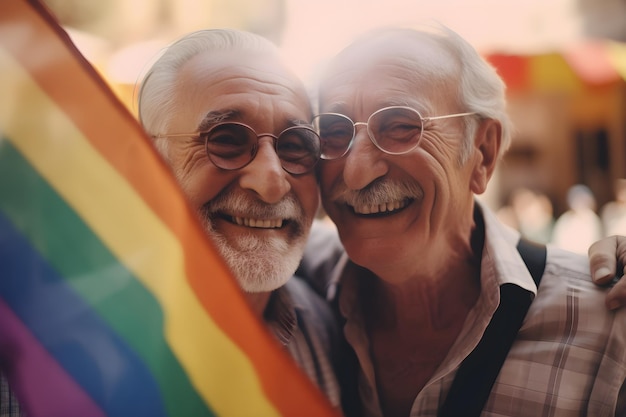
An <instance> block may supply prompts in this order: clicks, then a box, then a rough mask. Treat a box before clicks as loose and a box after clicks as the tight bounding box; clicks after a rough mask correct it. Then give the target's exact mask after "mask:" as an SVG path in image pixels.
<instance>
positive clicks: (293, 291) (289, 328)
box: [264, 277, 341, 410]
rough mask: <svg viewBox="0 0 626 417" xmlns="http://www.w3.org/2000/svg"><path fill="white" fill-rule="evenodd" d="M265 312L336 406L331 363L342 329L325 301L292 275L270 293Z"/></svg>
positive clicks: (280, 338) (337, 398)
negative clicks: (284, 283) (340, 329)
mask: <svg viewBox="0 0 626 417" xmlns="http://www.w3.org/2000/svg"><path fill="white" fill-rule="evenodd" d="M264 316H265V317H264V320H265V323H266V324H267V325H268V327H269V328H270V330H271V331H272V333H273V334H274V335H275V336H276V338H277V339H278V341H279V342H280V343H281V344H282V345H283V346H285V349H286V350H287V351H288V352H289V354H290V355H291V357H292V358H293V359H294V360H295V362H296V363H297V364H298V366H299V367H300V369H301V370H302V371H303V372H304V374H306V375H307V376H308V377H309V379H310V380H311V382H313V383H314V384H315V385H316V386H317V387H318V388H319V389H320V390H321V391H322V392H323V393H324V394H325V395H326V397H327V398H328V400H329V401H330V403H331V404H332V405H333V406H334V407H335V408H336V409H337V410H339V408H340V391H339V383H338V382H337V378H336V377H335V372H334V366H335V365H336V362H337V356H338V355H339V349H340V344H339V338H340V337H341V333H340V331H339V328H338V326H337V324H336V322H335V318H334V316H333V314H332V311H331V310H330V308H329V306H328V304H327V303H326V302H325V301H324V299H323V298H321V297H320V296H319V295H317V294H316V293H314V292H313V291H312V290H311V288H310V287H309V286H308V285H307V284H305V283H304V282H303V281H302V280H301V279H300V278H297V277H293V278H291V279H290V280H289V281H288V282H287V284H286V285H284V286H282V287H281V288H278V289H277V290H275V291H274V292H273V293H272V297H271V299H270V302H269V303H268V306H267V308H266V309H265V315H264Z"/></svg>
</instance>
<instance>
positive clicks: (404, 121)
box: [313, 106, 475, 160]
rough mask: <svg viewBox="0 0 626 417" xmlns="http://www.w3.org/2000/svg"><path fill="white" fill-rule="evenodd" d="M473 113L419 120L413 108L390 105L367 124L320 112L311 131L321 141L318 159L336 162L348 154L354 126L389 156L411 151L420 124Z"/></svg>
mask: <svg viewBox="0 0 626 417" xmlns="http://www.w3.org/2000/svg"><path fill="white" fill-rule="evenodd" d="M473 114H475V113H456V114H447V115H444V116H433V117H422V115H421V114H420V113H419V112H418V111H417V110H415V109H413V108H411V107H406V106H391V107H385V108H382V109H380V110H377V111H375V112H374V113H372V115H371V116H370V117H369V118H368V119H367V122H354V121H352V119H350V118H349V117H348V116H345V115H343V114H340V113H322V114H318V115H317V116H315V117H314V118H313V129H315V131H316V132H317V134H318V135H319V137H320V140H321V142H322V146H321V149H322V152H321V158H322V159H327V160H330V159H338V158H341V157H342V156H344V155H345V154H347V153H348V151H349V150H350V148H351V147H352V144H353V143H354V138H355V136H356V127H357V126H359V125H363V126H366V127H367V133H368V136H369V138H370V140H371V141H372V143H373V144H374V145H376V147H377V148H378V149H380V150H381V151H383V152H385V153H387V154H390V155H402V154H405V153H407V152H410V151H412V150H413V149H415V148H416V147H417V146H418V145H419V143H420V139H421V138H422V133H423V131H424V125H425V124H426V123H428V122H429V121H431V120H437V119H447V118H451V117H463V116H471V115H473Z"/></svg>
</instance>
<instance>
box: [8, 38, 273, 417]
mask: <svg viewBox="0 0 626 417" xmlns="http://www.w3.org/2000/svg"><path fill="white" fill-rule="evenodd" d="M0 62H1V64H0V67H2V68H3V71H4V72H3V76H2V77H0V91H2V92H3V99H2V100H0V130H1V131H4V132H5V136H8V138H9V139H10V140H11V142H12V143H13V144H14V146H15V147H16V148H18V149H19V150H20V152H22V153H23V154H24V157H25V158H26V159H28V160H29V162H30V163H31V164H32V165H33V166H34V167H35V168H36V169H37V170H38V171H39V172H40V174H41V175H42V176H43V177H45V178H46V179H47V181H48V182H49V183H50V184H51V186H52V187H53V188H55V189H56V190H57V192H58V193H59V194H60V195H61V196H62V197H63V198H64V199H65V200H66V201H67V202H68V204H70V205H71V206H72V207H73V208H74V209H75V210H76V211H77V213H78V214H79V215H80V216H81V217H82V218H83V219H84V221H85V222H86V223H87V224H88V225H89V226H90V227H91V228H92V229H93V230H94V232H95V233H96V234H97V235H98V236H100V238H101V239H102V241H103V243H104V244H105V245H106V246H107V247H108V248H109V249H110V250H111V252H112V253H113V254H115V255H116V256H117V257H118V259H119V260H120V261H121V262H123V263H124V264H125V265H126V266H127V268H128V269H129V270H131V271H133V273H134V274H135V275H136V276H137V277H138V278H139V279H140V280H141V282H142V283H143V285H145V286H146V287H147V288H148V289H149V290H150V291H151V292H152V293H153V294H154V296H155V297H156V298H157V299H158V301H159V302H160V304H161V306H162V308H163V312H164V315H165V323H166V329H165V334H166V339H167V341H168V343H169V344H170V346H171V348H172V350H173V351H174V352H175V354H176V355H177V357H178V359H179V360H180V362H181V364H182V366H183V367H184V368H185V370H186V372H187V374H188V375H189V377H190V379H191V380H192V383H193V384H194V386H195V387H196V388H197V389H198V391H199V392H200V395H201V396H202V397H203V398H205V400H206V401H207V402H208V403H209V404H210V407H211V408H212V409H213V410H215V411H216V412H217V413H218V414H219V415H224V416H252V415H255V416H275V415H279V413H278V412H277V410H276V409H275V408H274V407H273V405H272V403H271V402H270V401H268V399H267V397H266V396H265V394H264V392H263V389H262V386H261V384H260V381H259V379H258V376H257V374H256V372H255V369H254V367H253V366H252V363H251V362H250V360H249V358H248V357H247V356H246V355H245V353H244V352H242V351H241V350H240V349H239V348H238V346H236V345H235V344H234V343H232V341H231V340H230V339H229V338H228V336H227V335H226V334H225V333H224V332H222V330H221V329H220V328H219V327H218V326H217V325H216V324H215V322H214V321H213V320H212V319H211V318H210V317H209V316H208V315H207V314H206V313H205V311H204V309H203V308H202V306H201V305H200V304H199V302H198V299H197V298H196V296H195V294H194V293H193V291H192V289H191V288H190V287H189V285H188V283H187V280H186V274H185V265H184V256H183V251H182V247H181V245H180V242H179V241H178V240H177V239H176V238H175V236H174V235H173V234H172V233H171V232H170V230H169V229H168V228H167V227H165V225H164V224H163V223H162V221H161V220H160V219H159V218H158V217H157V216H156V215H155V214H154V213H153V212H152V210H150V208H149V206H147V205H146V204H145V202H144V201H143V200H142V199H141V198H140V197H139V196H138V195H137V194H136V193H135V191H134V189H133V188H132V187H131V186H130V185H129V184H128V183H127V182H126V180H125V179H124V177H122V176H121V175H120V174H119V173H118V172H117V171H116V170H115V169H113V168H112V167H111V166H110V165H109V164H108V162H107V161H106V160H105V159H103V158H102V157H101V156H100V154H99V153H98V152H97V151H96V150H95V149H94V148H93V147H92V146H91V145H90V143H89V141H88V140H87V139H86V138H85V137H84V136H83V134H82V132H81V131H79V130H78V129H77V128H76V126H75V125H74V124H73V123H72V121H71V120H70V119H68V118H67V116H66V115H65V113H63V112H61V111H59V109H58V108H57V106H56V105H55V103H54V102H53V101H51V100H50V99H49V97H48V96H47V95H46V94H45V92H43V91H42V90H41V89H40V88H39V87H38V86H37V84H36V83H35V82H34V80H33V79H31V78H30V76H29V74H28V73H27V72H26V71H24V69H23V68H22V67H21V66H20V65H19V64H18V63H17V62H16V61H15V60H14V59H13V58H12V57H11V56H10V55H8V54H7V53H5V51H4V50H3V49H1V48H0ZM6 71H9V72H10V73H7V72H6ZM24 97H28V100H24V99H23V98H24ZM35 108H37V109H41V110H40V111H38V112H36V117H35V118H28V117H23V116H24V115H27V114H29V113H30V114H32V115H33V116H35V113H34V112H33V110H34V109H35ZM44 114H45V115H47V116H46V117H45V119H40V118H39V117H43V115H44ZM17 116H20V117H17ZM55 139H56V140H55ZM56 141H58V143H56ZM242 393H245V399H242V398H241V394H242Z"/></svg>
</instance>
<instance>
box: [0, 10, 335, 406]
mask: <svg viewBox="0 0 626 417" xmlns="http://www.w3.org/2000/svg"><path fill="white" fill-rule="evenodd" d="M0 74H1V75H0V94H1V96H2V99H1V100H0V364H2V366H3V368H4V369H3V370H4V372H5V374H6V375H7V377H8V379H9V381H10V383H11V385H12V387H13V389H14V390H15V392H16V393H17V395H18V397H19V399H20V402H21V403H22V406H23V408H24V409H25V410H26V411H27V413H28V414H29V417H37V416H45V417H55V416H59V417H73V416H76V417H96V416H116V417H123V416H128V417H140V416H148V417H159V416H176V417H183V416H193V417H200V416H242V417H247V416H332V415H335V413H334V411H333V410H332V409H331V407H330V405H329V403H327V402H326V399H325V397H324V396H323V395H322V394H321V393H320V392H319V391H318V390H317V389H315V388H314V387H313V385H312V384H311V383H310V382H309V381H308V379H307V378H306V377H305V376H303V374H301V373H300V372H299V370H298V369H297V367H296V366H295V365H294V363H293V362H292V361H291V359H290V358H289V357H288V356H286V355H285V354H284V353H283V352H282V351H281V349H280V348H279V347H278V345H277V344H276V343H275V342H274V340H273V338H272V336H271V335H269V333H268V332H267V331H266V330H265V328H264V327H263V324H262V323H261V321H260V320H258V319H257V318H256V317H255V316H254V315H253V314H252V312H251V310H250V309H249V308H248V306H247V304H246V303H245V301H244V298H243V297H242V295H241V293H240V292H239V289H238V287H237V284H236V283H235V281H234V280H233V279H232V278H231V276H230V275H229V273H228V270H227V269H226V267H225V264H224V263H223V261H222V259H221V258H220V257H219V255H218V254H217V253H216V251H215V250H214V248H213V246H212V245H211V243H210V242H209V240H208V239H207V238H206V236H205V235H204V233H203V232H202V230H201V228H200V226H199V224H198V223H197V222H196V219H195V217H194V213H193V211H192V210H191V208H190V207H189V206H188V205H187V203H186V202H185V199H184V197H183V195H182V193H181V192H180V191H179V188H178V187H177V184H176V183H175V181H174V179H173V178H172V177H171V176H170V174H169V171H168V169H167V167H166V165H165V164H164V163H163V162H162V161H161V159H160V158H159V157H158V155H157V154H156V152H155V151H154V150H153V148H152V146H151V144H150V140H149V139H148V138H147V137H146V136H144V134H143V132H142V130H141V128H140V127H139V125H138V124H137V122H136V120H135V119H134V118H133V116H132V115H131V114H130V113H128V111H127V110H126V108H125V107H124V105H123V104H122V103H121V102H119V101H118V99H117V98H116V97H115V96H114V94H113V93H112V92H111V90H110V89H109V88H108V86H107V85H106V84H105V82H103V80H102V79H101V78H100V77H99V76H98V75H97V73H96V71H95V70H94V69H93V68H92V67H91V66H90V65H89V64H88V63H87V62H86V60H85V59H84V58H83V57H82V56H81V54H80V53H79V52H78V51H77V50H76V48H75V47H74V46H73V45H72V42H71V41H70V40H69V38H68V36H67V35H66V33H65V32H64V31H63V30H62V29H61V28H60V26H59V25H58V24H57V23H56V21H55V19H54V18H53V17H52V16H51V15H50V14H49V13H48V11H47V10H46V9H45V7H44V6H42V5H41V4H39V3H37V2H35V1H26V0H5V1H2V2H0Z"/></svg>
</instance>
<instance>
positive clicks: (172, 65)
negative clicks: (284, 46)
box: [138, 29, 279, 155]
mask: <svg viewBox="0 0 626 417" xmlns="http://www.w3.org/2000/svg"><path fill="white" fill-rule="evenodd" d="M217 51H242V52H246V51H248V52H254V53H262V54H267V55H270V56H276V57H279V50H278V48H277V47H276V45H274V44H273V43H272V42H270V41H269V40H267V39H266V38H264V37H262V36H259V35H255V34H253V33H249V32H244V31H239V30H234V29H208V30H199V31H196V32H192V33H189V34H187V35H185V36H184V37H182V38H180V39H179V40H177V41H175V42H174V43H173V44H171V45H170V46H168V47H167V48H166V49H165V50H164V51H163V53H162V55H161V56H160V57H159V58H158V59H157V60H156V62H155V63H154V64H153V65H152V67H151V68H150V69H149V70H148V72H147V73H146V75H145V76H144V78H143V81H142V82H141V87H140V89H139V97H138V112H139V121H140V123H141V125H142V126H143V128H144V129H145V130H146V132H148V134H151V135H156V134H159V133H163V132H166V131H167V128H168V125H169V123H170V121H171V120H172V118H173V116H174V115H175V114H176V112H177V106H176V103H175V102H174V99H173V98H174V96H175V95H174V92H175V90H176V88H177V79H178V73H179V71H180V69H181V67H182V66H183V65H184V64H185V63H187V62H188V61H189V60H190V59H192V58H193V57H195V56H196V55H198V54H200V53H204V52H217ZM167 143H168V141H167V140H157V141H156V142H155V145H156V146H157V148H158V149H159V151H160V152H161V153H162V154H164V155H165V154H166V152H165V151H166V146H167Z"/></svg>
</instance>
